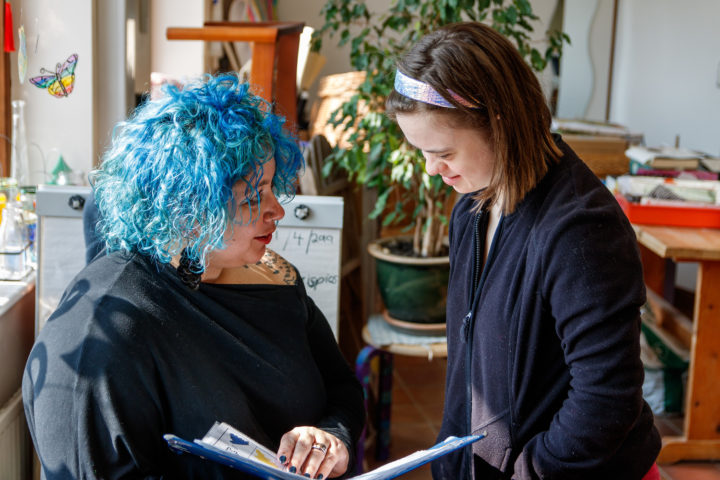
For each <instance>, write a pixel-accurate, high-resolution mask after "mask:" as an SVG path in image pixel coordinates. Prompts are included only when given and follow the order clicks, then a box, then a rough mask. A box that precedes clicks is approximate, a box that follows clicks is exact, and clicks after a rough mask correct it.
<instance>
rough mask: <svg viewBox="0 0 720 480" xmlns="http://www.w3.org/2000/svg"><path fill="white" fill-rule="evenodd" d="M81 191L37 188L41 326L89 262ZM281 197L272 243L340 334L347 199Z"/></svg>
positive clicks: (38, 322)
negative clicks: (75, 201)
mask: <svg viewBox="0 0 720 480" xmlns="http://www.w3.org/2000/svg"><path fill="white" fill-rule="evenodd" d="M78 194H79V195H81V196H83V197H87V196H88V195H90V187H76V186H65V187H62V186H57V185H41V186H40V187H39V188H38V197H37V213H38V218H39V228H38V243H39V247H38V265H39V277H38V288H37V290H36V295H37V303H36V325H37V328H38V331H39V329H40V328H41V327H42V326H43V325H44V323H45V321H46V320H47V318H48V317H49V316H50V314H51V313H52V312H53V311H54V310H55V307H56V306H57V304H58V301H59V299H60V297H61V296H62V293H63V292H64V290H65V287H66V286H67V284H68V282H69V281H70V280H71V279H72V278H73V277H74V276H75V275H76V274H77V273H78V272H79V271H80V270H82V268H83V267H84V266H85V249H84V240H85V239H84V237H83V227H82V210H73V209H72V208H70V206H69V205H68V199H69V198H70V197H71V196H73V195H78ZM282 203H283V208H284V209H285V217H283V219H282V220H280V222H279V224H278V228H277V230H275V233H274V235H273V239H272V241H271V242H270V245H269V247H270V248H271V249H272V250H274V251H275V252H277V253H278V254H280V255H281V256H282V257H284V258H285V259H287V260H288V261H289V262H290V263H292V264H293V265H295V267H297V269H298V271H299V272H300V276H301V277H302V280H303V283H304V284H305V289H306V290H307V293H308V295H309V296H310V298H312V299H313V301H314V302H315V304H316V305H317V306H318V308H319V309H320V311H321V312H322V313H323V315H325V318H327V321H328V323H329V324H330V328H331V329H332V331H333V334H334V335H335V339H336V340H337V338H338V316H339V304H340V268H341V264H340V262H341V258H340V257H341V252H342V223H343V199H342V197H325V196H312V195H296V196H295V197H294V198H293V199H292V200H289V201H288V200H285V201H283V202H282ZM301 211H302V212H306V214H307V216H306V217H305V218H299V216H301V215H300V213H301ZM48 237H51V238H52V240H48Z"/></svg>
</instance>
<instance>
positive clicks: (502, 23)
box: [313, 0, 567, 257]
mask: <svg viewBox="0 0 720 480" xmlns="http://www.w3.org/2000/svg"><path fill="white" fill-rule="evenodd" d="M322 14H323V15H324V18H325V24H324V25H323V27H322V28H320V29H319V30H318V31H317V32H316V33H315V36H314V39H313V41H314V48H315V49H320V48H321V46H322V41H323V38H325V37H327V36H330V37H334V38H336V39H337V38H338V35H339V39H338V45H340V46H342V45H345V44H350V62H351V65H352V66H353V67H354V68H355V69H356V70H358V71H362V72H365V80H364V81H363V83H362V84H361V85H360V87H359V88H358V90H357V92H356V94H355V95H353V96H352V97H351V98H350V99H349V100H348V101H346V102H345V103H344V104H343V105H342V106H341V107H340V108H339V109H338V110H337V111H336V112H334V114H333V117H332V119H331V123H332V124H333V125H335V126H338V125H340V126H342V129H343V130H344V131H345V132H347V134H348V137H347V143H348V146H346V147H343V148H337V149H336V150H335V151H334V153H333V154H332V155H331V157H330V158H329V159H328V161H327V163H326V165H325V166H326V169H327V172H329V171H330V170H332V169H334V168H336V167H339V168H340V169H342V170H344V171H346V172H347V173H348V175H349V176H350V178H351V179H352V180H354V181H355V182H357V183H358V184H360V185H365V186H367V187H369V188H371V189H376V190H377V202H376V204H375V208H374V210H373V211H372V213H371V218H381V221H382V224H383V225H396V226H397V225H401V226H405V227H406V228H407V230H408V231H409V230H412V231H413V235H412V238H413V248H412V251H413V252H414V255H416V256H419V257H432V256H437V255H440V254H441V251H442V249H443V244H442V241H443V237H444V233H445V227H446V225H447V219H446V213H447V211H448V208H447V205H446V204H447V202H448V199H449V198H450V196H451V195H450V194H451V192H452V189H451V188H450V187H448V186H447V185H445V184H444V183H443V182H442V180H441V179H440V178H439V176H436V177H430V176H428V175H427V173H425V169H424V160H423V158H422V155H421V154H420V153H419V152H418V151H417V150H415V149H414V148H412V147H410V146H409V145H408V144H407V143H405V141H404V139H403V135H402V132H401V131H400V129H399V128H398V126H397V125H396V124H395V123H394V122H392V121H391V120H389V119H388V118H387V117H386V116H385V115H384V114H383V110H384V104H385V99H386V98H387V96H388V94H389V93H390V92H391V91H392V88H393V82H394V79H395V60H396V58H397V57H398V56H400V55H401V54H402V53H403V52H404V51H405V50H407V49H408V48H409V47H410V46H411V45H413V44H414V43H415V42H416V41H417V40H419V39H420V37H422V36H423V35H425V34H426V33H429V32H431V31H433V30H435V29H437V28H438V27H441V26H443V25H446V24H448V23H454V22H459V21H463V20H475V21H482V22H487V23H489V24H490V25H491V26H492V27H493V28H495V29H496V30H498V31H499V32H500V33H502V34H504V35H505V36H506V37H508V38H510V39H512V40H513V41H514V42H515V44H516V45H517V47H518V49H519V51H520V53H521V54H522V55H523V57H525V58H526V59H527V61H528V62H529V63H530V65H531V66H532V67H533V69H535V70H536V71H538V72H539V71H542V70H544V69H545V67H546V66H547V64H548V62H549V61H550V59H551V58H552V57H554V56H559V55H560V53H561V49H562V42H563V39H565V40H567V36H566V35H564V34H562V33H561V32H549V33H547V35H546V38H547V43H546V46H545V47H544V49H543V51H542V52H541V51H540V50H538V49H537V48H536V47H535V46H533V43H532V42H531V36H530V34H531V33H532V31H533V26H532V22H533V21H535V20H537V18H538V17H537V16H536V15H535V14H534V13H533V11H532V7H531V6H530V2H529V0H509V1H508V0H492V1H491V0H392V1H391V2H388V6H387V8H386V9H385V10H384V11H382V12H371V11H370V10H369V8H368V6H367V5H366V4H365V2H364V1H363V0H328V1H327V2H326V3H325V4H324V6H323V8H322ZM389 200H392V201H391V202H389Z"/></svg>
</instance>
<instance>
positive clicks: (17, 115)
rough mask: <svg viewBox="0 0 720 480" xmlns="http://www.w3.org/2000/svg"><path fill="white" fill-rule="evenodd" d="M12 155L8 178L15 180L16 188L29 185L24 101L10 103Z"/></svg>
mask: <svg viewBox="0 0 720 480" xmlns="http://www.w3.org/2000/svg"><path fill="white" fill-rule="evenodd" d="M12 108H13V111H12V154H11V156H10V177H12V178H14V179H15V180H17V185H18V187H20V188H22V187H25V186H28V185H30V163H29V159H28V144H27V137H26V135H25V101H24V100H13V101H12Z"/></svg>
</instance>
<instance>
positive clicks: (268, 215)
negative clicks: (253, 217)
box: [264, 193, 285, 222]
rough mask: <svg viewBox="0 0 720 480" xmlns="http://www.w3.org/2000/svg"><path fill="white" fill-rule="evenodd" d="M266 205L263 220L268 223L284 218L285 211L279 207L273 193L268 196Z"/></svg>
mask: <svg viewBox="0 0 720 480" xmlns="http://www.w3.org/2000/svg"><path fill="white" fill-rule="evenodd" d="M268 200H269V201H268V205H267V206H266V207H265V212H264V214H265V219H266V220H268V221H273V222H274V221H277V220H280V219H281V218H283V217H284V216H285V209H284V208H283V207H282V205H280V202H279V201H278V199H277V197H276V196H275V194H274V193H271V194H270V198H269V199H268Z"/></svg>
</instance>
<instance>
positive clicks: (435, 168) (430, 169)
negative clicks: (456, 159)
mask: <svg viewBox="0 0 720 480" xmlns="http://www.w3.org/2000/svg"><path fill="white" fill-rule="evenodd" d="M441 167H442V161H441V160H433V158H432V157H426V158H425V171H426V172H427V174H428V175H430V176H431V177H432V176H434V175H437V174H438V173H440V169H441Z"/></svg>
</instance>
